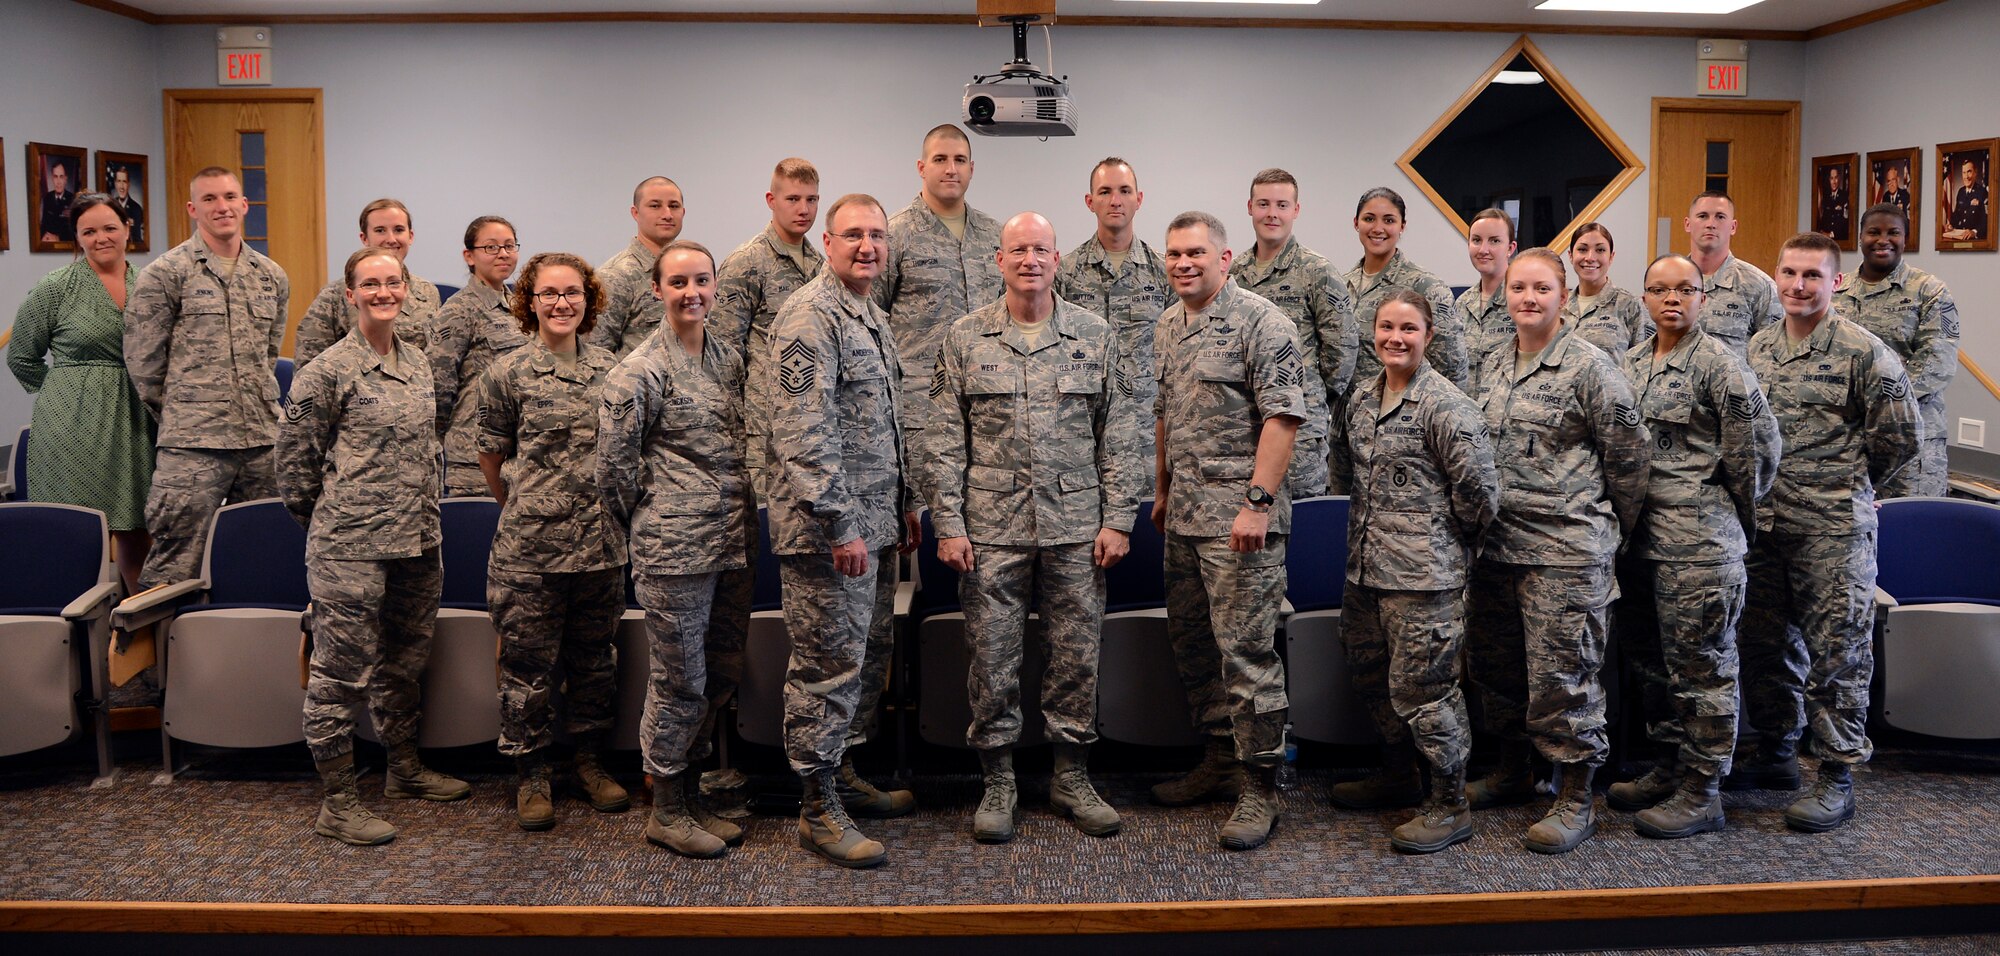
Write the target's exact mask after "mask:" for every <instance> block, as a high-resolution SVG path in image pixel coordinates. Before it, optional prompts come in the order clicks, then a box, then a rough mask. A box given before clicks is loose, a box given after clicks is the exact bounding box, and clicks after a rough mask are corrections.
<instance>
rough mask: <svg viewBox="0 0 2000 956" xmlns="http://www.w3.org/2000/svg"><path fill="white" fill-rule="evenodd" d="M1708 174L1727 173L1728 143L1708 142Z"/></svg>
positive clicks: (1718, 174) (1721, 174)
mask: <svg viewBox="0 0 2000 956" xmlns="http://www.w3.org/2000/svg"><path fill="white" fill-rule="evenodd" d="M1708 174H1709V175H1710V176H1727V175H1729V144H1728V143H1710V144H1708Z"/></svg>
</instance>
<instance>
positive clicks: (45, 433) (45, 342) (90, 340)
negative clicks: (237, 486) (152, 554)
mask: <svg viewBox="0 0 2000 956" xmlns="http://www.w3.org/2000/svg"><path fill="white" fill-rule="evenodd" d="M69 215H70V221H71V222H73V223H75V225H76V244H77V247H78V248H79V249H81V250H82V251H83V253H84V258H83V259H82V260H81V261H78V262H72V263H70V264H69V265H66V266H64V267H62V268H60V269H57V270H56V271H54V272H52V273H49V275H48V276H47V277H46V278H44V279H43V280H42V281H41V282H40V283H39V284H38V285H36V286H35V288H34V291H32V292H29V293H28V300H27V301H26V302H23V303H21V311H20V312H19V313H17V314H16V315H15V317H14V338H13V341H12V342H10V343H9V344H8V346H7V365H8V367H9V368H12V369H13V370H14V377H15V378H16V379H19V380H20V382H21V387H22V388H23V389H26V390H27V391H28V392H29V394H35V393H40V394H37V395H36V397H35V412H34V417H33V419H32V421H31V422H30V424H29V429H30V430H29V432H28V493H29V494H31V495H33V496H34V500H36V501H51V502H59V503H62V504H72V505H82V506H84V507H86V508H96V509H97V510H99V511H102V512H104V516H105V518H107V519H108V520H109V522H110V526H111V540H112V543H113V545H114V551H115V552H116V555H117V560H118V574H119V576H120V577H122V578H124V579H125V588H126V590H128V591H137V590H138V582H139V569H140V567H142V566H143V565H144V564H145V563H146V551H147V550H148V549H149V548H150V547H151V546H152V539H151V538H150V537H148V536H147V534H146V516H145V505H146V489H147V487H148V486H149V485H151V484H152V481H153V431H154V427H155V423H154V421H153V416H152V415H151V414H149V413H148V412H147V411H146V409H145V406H143V405H141V404H139V394H138V393H137V392H135V391H133V389H132V379H131V378H130V377H128V376H127V375H126V374H125V345H124V343H125V317H124V311H125V292H126V290H127V289H129V288H131V287H132V284H133V283H134V282H136V281H138V278H139V270H138V269H137V268H135V267H133V265H132V264H131V263H129V262H127V261H125V240H126V238H127V235H128V233H127V227H126V225H125V221H124V220H123V219H121V218H119V215H118V210H117V208H116V207H115V206H113V205H112V204H111V197H109V196H106V195H104V194H103V193H85V194H83V195H81V196H78V197H77V198H76V201H75V202H74V203H72V204H71V205H70V209H69ZM44 356H48V357H49V358H51V359H53V364H50V363H49V362H46V361H45V360H44V358H43V357H44Z"/></svg>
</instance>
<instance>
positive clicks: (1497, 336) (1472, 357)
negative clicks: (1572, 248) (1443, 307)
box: [1362, 282, 1514, 392]
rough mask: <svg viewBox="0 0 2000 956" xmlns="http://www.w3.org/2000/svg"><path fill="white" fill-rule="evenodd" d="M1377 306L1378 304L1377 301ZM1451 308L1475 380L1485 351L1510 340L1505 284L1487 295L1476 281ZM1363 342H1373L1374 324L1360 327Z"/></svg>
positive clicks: (1469, 387)
mask: <svg viewBox="0 0 2000 956" xmlns="http://www.w3.org/2000/svg"><path fill="white" fill-rule="evenodd" d="M1377 304H1378V305H1379V304H1380V303H1377ZM1452 310H1453V311H1454V312H1456V313H1457V314H1458V317H1459V320H1460V321H1462V322H1464V323H1465V351H1466V358H1467V361H1468V367H1469V369H1470V374H1469V377H1470V378H1471V379H1474V380H1476V379H1477V378H1478V377H1479V372H1480V369H1481V367H1482V366H1484V365H1485V364H1486V353H1488V352H1491V351H1493V350H1494V349H1498V348H1503V347H1505V346H1506V345H1507V344H1508V343H1510V342H1512V341H1513V339H1514V317H1513V316H1511V315H1508V314H1507V284H1506V283H1505V282H1502V283H1500V287H1499V288H1497V289H1494V290H1493V294H1492V295H1490V296H1482V295H1480V294H1479V283H1477V282H1474V283H1473V284H1472V286H1471V288H1468V289H1466V290H1465V291H1464V292H1461V293H1459V294H1458V299H1457V300H1456V301H1454V302H1453V303H1452ZM1362 334H1363V336H1364V338H1365V339H1366V340H1367V341H1373V336H1374V334H1375V327H1374V324H1373V322H1370V324H1369V327H1368V328H1366V329H1363V330H1362ZM1461 388H1464V389H1465V390H1466V391H1468V392H1470V391H1475V390H1476V386H1474V385H1471V384H1467V385H1463V386H1461Z"/></svg>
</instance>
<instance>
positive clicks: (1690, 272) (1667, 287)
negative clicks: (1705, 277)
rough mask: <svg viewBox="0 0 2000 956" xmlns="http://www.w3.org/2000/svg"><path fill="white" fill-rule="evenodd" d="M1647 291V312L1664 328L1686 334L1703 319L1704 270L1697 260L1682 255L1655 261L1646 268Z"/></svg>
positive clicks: (1671, 333)
mask: <svg viewBox="0 0 2000 956" xmlns="http://www.w3.org/2000/svg"><path fill="white" fill-rule="evenodd" d="M1654 290H1659V291H1658V293H1657V294H1656V293H1655V291H1654ZM1645 291H1646V294H1645V300H1646V312H1647V314H1649V315H1651V316H1652V317H1653V324H1654V325H1657V326H1659V327H1660V330H1661V331H1662V332H1665V333H1667V334H1669V335H1673V336H1681V335H1686V334H1687V333H1688V330H1690V329H1692V328H1694V325H1695V323H1696V322H1698V321H1700V320H1701V303H1702V298H1703V296H1702V291H1701V271H1700V270H1699V269H1696V268H1695V267H1694V263H1692V262H1689V261H1687V260H1685V259H1680V258H1672V259H1661V260H1660V261H1658V262H1655V263H1653V267H1652V268H1651V269H1647V270H1646V289H1645Z"/></svg>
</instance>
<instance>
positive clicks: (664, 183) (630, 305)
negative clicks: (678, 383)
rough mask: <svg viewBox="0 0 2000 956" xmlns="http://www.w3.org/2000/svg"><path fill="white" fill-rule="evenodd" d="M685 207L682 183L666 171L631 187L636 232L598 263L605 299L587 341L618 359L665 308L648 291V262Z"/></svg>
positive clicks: (669, 237) (676, 228) (675, 233)
mask: <svg viewBox="0 0 2000 956" xmlns="http://www.w3.org/2000/svg"><path fill="white" fill-rule="evenodd" d="M685 213H686V210H685V207H684V206H683V205H682V203H681V187H680V186H679V184H677V183H675V182H674V181H673V180H671V179H668V178H667V177H665V176H652V177H649V178H647V179H644V180H641V181H640V183H639V185H638V186H637V187H636V188H634V189H633V190H632V221H633V222H634V223H637V224H638V227H639V234H638V235H636V236H633V237H632V244H631V245H629V246H626V247H625V249H624V251H622V252H620V253H618V254H617V255H615V256H612V257H611V258H609V259H606V260H605V261H604V264H603V265H601V266H598V267H597V281H599V282H601V283H603V284H604V293H605V299H606V302H605V305H604V311H603V313H602V314H601V315H599V316H598V317H597V325H596V326H595V327H594V328H593V329H592V330H591V333H590V344H592V345H595V346H597V347H598V348H601V349H605V350H607V351H609V352H611V354H613V355H615V356H617V357H618V358H621V359H622V358H624V357H625V356H627V355H630V354H632V350H633V349H636V348H638V347H639V343H641V342H644V341H646V339H647V338H649V337H650V336H652V334H653V331H654V330H655V329H658V328H659V327H660V322H661V320H662V319H663V318H664V317H665V316H666V308H665V307H664V306H662V305H661V304H660V300H659V299H657V298H654V297H653V264H654V263H656V262H658V261H659V260H660V250H662V249H665V248H666V247H667V243H670V242H673V241H674V240H675V239H678V238H680V234H681V226H682V225H683V221H684V216H685Z"/></svg>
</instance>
